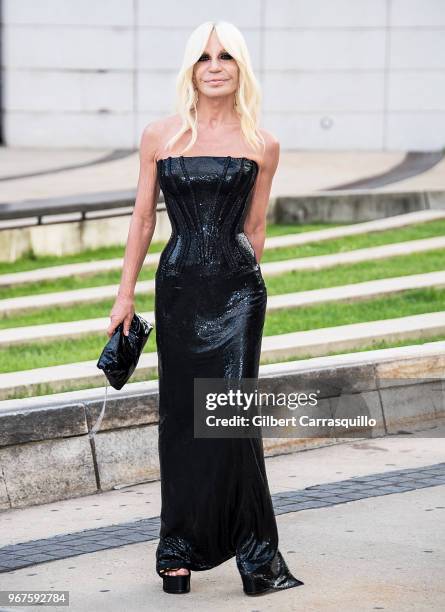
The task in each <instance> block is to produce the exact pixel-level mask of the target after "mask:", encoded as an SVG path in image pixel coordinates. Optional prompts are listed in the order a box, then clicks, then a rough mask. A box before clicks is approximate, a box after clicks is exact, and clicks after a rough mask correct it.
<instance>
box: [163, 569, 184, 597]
mask: <svg viewBox="0 0 445 612" xmlns="http://www.w3.org/2000/svg"><path fill="white" fill-rule="evenodd" d="M177 569H179V567H166V568H165V569H162V570H161V573H164V572H166V571H170V570H173V571H174V570H177ZM185 569H186V568H185ZM162 588H163V589H164V591H165V592H166V593H188V592H189V591H190V570H188V574H185V575H181V574H179V575H178V574H177V575H176V576H172V575H170V574H166V575H165V576H162Z"/></svg>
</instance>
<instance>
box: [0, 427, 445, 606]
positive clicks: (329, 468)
mask: <svg viewBox="0 0 445 612" xmlns="http://www.w3.org/2000/svg"><path fill="white" fill-rule="evenodd" d="M430 427H431V426H430ZM444 433H445V424H442V425H440V426H439V424H437V425H436V426H433V428H430V429H428V430H423V431H421V430H419V431H417V432H416V433H414V434H411V435H406V436H404V435H399V436H390V437H385V438H373V439H366V440H363V439H357V440H349V441H345V442H344V443H343V444H336V445H331V446H326V447H322V448H316V449H312V450H307V451H304V452H299V453H291V454H287V455H281V456H277V457H271V458H267V459H266V466H267V473H268V479H269V485H270V489H271V493H272V497H273V501H274V507H275V513H276V515H277V523H278V529H279V536H280V550H281V551H282V553H283V555H284V556H285V558H286V560H287V562H288V564H289V567H290V568H291V570H292V571H293V572H294V574H295V575H296V576H297V577H298V578H300V579H301V580H303V582H304V585H302V586H301V587H299V588H295V589H289V590H287V591H282V592H276V593H271V594H267V595H263V596H261V597H257V598H255V599H253V598H248V597H246V596H245V595H244V594H243V593H242V589H241V581H240V578H239V575H238V573H237V570H236V565H235V561H234V559H230V560H229V561H227V562H226V563H224V564H222V565H221V566H219V567H217V568H214V569H213V570H210V571H207V572H199V573H198V572H193V573H192V580H191V585H192V590H191V592H190V593H189V594H187V595H184V596H181V598H180V599H179V596H178V598H177V599H173V597H174V596H171V595H168V594H166V593H163V592H162V587H161V581H160V579H159V577H158V576H157V574H156V573H155V550H156V546H157V536H158V529H159V512H160V483H159V481H156V482H152V483H146V484H140V485H133V486H129V487H124V488H121V489H118V490H114V491H109V492H106V493H102V494H98V495H92V496H86V497H82V498H77V499H71V500H65V501H59V502H56V503H51V504H45V505H44V506H35V507H30V508H24V509H18V510H11V511H7V512H4V513H0V531H1V532H2V533H3V534H5V536H4V537H3V547H2V548H0V565H1V566H2V569H1V570H0V572H2V573H0V583H1V588H2V589H22V590H23V589H49V590H59V589H60V590H69V591H70V607H69V609H70V610H72V611H73V612H77V611H79V612H80V611H82V612H83V610H95V611H98V612H101V611H107V612H109V611H110V610H120V609H122V610H131V611H132V612H138V611H139V610H141V611H142V610H147V609H150V610H155V611H156V612H158V611H159V612H160V611H161V610H162V609H164V608H165V607H170V608H171V609H173V610H194V611H200V610H203V611H207V610H209V609H214V610H218V611H226V610H227V609H236V610H246V611H247V610H249V611H252V610H271V611H272V610H276V609H280V610H284V611H286V612H287V611H289V612H290V611H294V610H305V611H314V612H315V611H316V612H320V610H323V611H325V610H326V611H329V612H330V611H332V612H334V611H335V612H337V611H338V610H343V611H345V612H362V611H363V612H365V611H368V610H375V609H384V610H389V611H395V612H399V610H403V611H404V612H409V611H412V612H419V611H420V610H433V611H435V610H437V611H439V610H442V609H443V607H444V605H445V590H444V588H443V580H442V568H443V566H444V563H445V555H444V550H443V547H441V546H440V544H439V540H438V534H439V533H440V532H441V529H442V525H443V513H444V511H445V503H444V494H445V463H444V460H445V452H444V447H443V440H442V437H443V434H444ZM93 529H94V531H92V530H93ZM9 546H15V548H8V547H9ZM38 555H41V556H38ZM49 557H50V558H49ZM2 563H3V565H2ZM19 564H21V565H22V566H23V567H22V568H21V569H14V567H15V566H17V565H19ZM2 609H4V610H11V612H12V611H13V610H19V609H23V610H24V609H25V608H20V607H18V608H17V607H14V608H7V607H4V608H2ZM26 609H28V608H26ZM54 609H55V610H64V609H66V608H62V607H56V608H54Z"/></svg>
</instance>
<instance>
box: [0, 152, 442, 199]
mask: <svg viewBox="0 0 445 612" xmlns="http://www.w3.org/2000/svg"><path fill="white" fill-rule="evenodd" d="M127 153H128V154H127ZM411 157H412V156H411ZM425 162H426V163H425ZM404 166H405V167H406V166H409V172H407V173H403V172H400V168H401V167H402V168H403V167H404ZM0 168H1V172H0V203H2V202H19V201H21V200H27V199H34V198H52V197H58V196H60V197H62V196H69V195H78V194H80V193H83V194H87V193H89V194H93V193H100V192H105V191H120V190H129V189H135V188H136V185H137V179H138V172H139V155H138V152H137V151H134V152H131V151H130V152H120V151H113V150H109V149H103V150H102V149H100V150H97V149H96V150H95V149H91V150H90V149H72V150H70V149H34V148H29V149H26V148H6V147H0ZM376 177H379V180H378V181H377V182H376V180H375V179H376ZM382 177H387V178H386V180H381V178H382ZM363 179H365V182H364V183H363ZM359 180H360V181H362V182H361V183H360V185H361V188H365V185H366V184H367V181H369V184H370V186H372V189H373V190H376V191H388V190H390V191H406V190H409V191H430V190H437V189H443V188H444V185H445V159H443V158H442V159H440V154H438V153H433V154H431V153H428V152H425V153H420V154H417V161H414V162H413V160H412V159H410V154H405V152H403V151H394V152H392V151H296V152H286V151H282V152H281V157H280V164H279V167H278V170H277V174H276V178H275V180H274V184H273V186H272V194H271V195H272V197H274V196H278V195H293V196H296V195H299V194H305V193H312V192H314V191H317V190H329V189H332V188H335V187H336V186H342V185H345V184H349V183H354V182H357V181H359ZM379 184H381V187H378V186H376V185H379Z"/></svg>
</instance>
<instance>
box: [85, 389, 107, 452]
mask: <svg viewBox="0 0 445 612" xmlns="http://www.w3.org/2000/svg"><path fill="white" fill-rule="evenodd" d="M107 391H108V379H107V377H105V396H104V403H103V406H102V410H101V411H100V415H99V417H98V418H97V421H96V422H95V423H94V425H93V427H92V428H91V431H90V432H89V433H88V436H89V438H90V440H91V439H92V438H94V436H95V435H96V433H97V432H98V431H99V428H100V426H101V423H102V419H103V418H104V414H105V406H106V404H107Z"/></svg>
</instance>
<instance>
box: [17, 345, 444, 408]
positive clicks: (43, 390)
mask: <svg viewBox="0 0 445 612" xmlns="http://www.w3.org/2000/svg"><path fill="white" fill-rule="evenodd" d="M444 340H445V334H442V335H438V336H434V337H431V338H416V339H413V340H410V339H405V340H400V341H398V342H385V341H383V340H380V341H376V342H374V343H372V344H369V345H368V346H365V347H362V348H357V349H349V350H348V353H359V352H365V351H373V350H377V349H385V348H395V347H398V346H410V345H421V344H424V343H426V342H439V341H444ZM344 353H345V351H336V352H330V353H326V356H328V355H341V354H344ZM309 357H312V355H301V356H293V357H288V358H286V359H277V360H270V359H261V365H266V364H270V363H284V362H288V361H300V360H303V359H308V358H309ZM147 380H157V376H151V377H147V375H146V374H142V373H139V372H138V371H137V370H136V372H135V373H134V374H133V376H132V377H131V379H130V380H129V383H128V384H131V383H135V382H144V381H147ZM103 385H104V383H98V384H85V383H82V382H75V383H67V384H66V385H63V386H62V388H61V389H60V390H58V392H60V393H62V392H68V391H79V390H84V389H93V388H97V387H103ZM51 393H54V390H53V388H52V387H51V385H50V384H41V385H36V386H35V387H33V388H32V389H30V390H29V391H28V392H26V391H25V392H19V393H18V392H11V393H10V394H9V395H8V399H18V398H22V397H36V396H40V395H49V394H51Z"/></svg>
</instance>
